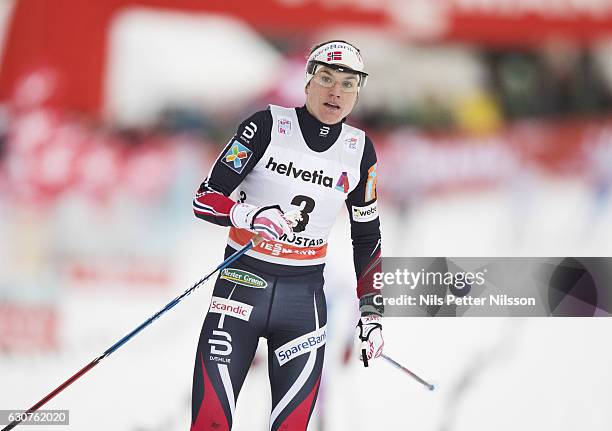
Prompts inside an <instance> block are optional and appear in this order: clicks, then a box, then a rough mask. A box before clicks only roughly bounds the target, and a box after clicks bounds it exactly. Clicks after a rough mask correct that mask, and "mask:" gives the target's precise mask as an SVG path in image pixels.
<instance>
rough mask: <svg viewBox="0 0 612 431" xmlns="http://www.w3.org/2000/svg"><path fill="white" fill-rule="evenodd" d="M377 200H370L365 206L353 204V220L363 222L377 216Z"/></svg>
mask: <svg viewBox="0 0 612 431" xmlns="http://www.w3.org/2000/svg"><path fill="white" fill-rule="evenodd" d="M377 203H378V202H372V203H371V204H370V205H367V206H365V207H356V206H353V211H352V213H353V220H354V221H356V222H360V223H364V222H367V221H372V220H374V219H375V218H376V217H378V206H377Z"/></svg>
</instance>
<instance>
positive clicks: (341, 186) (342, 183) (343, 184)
mask: <svg viewBox="0 0 612 431" xmlns="http://www.w3.org/2000/svg"><path fill="white" fill-rule="evenodd" d="M336 190H338V191H341V192H342V193H348V191H349V180H348V174H347V173H346V172H342V175H340V178H338V182H337V183H336Z"/></svg>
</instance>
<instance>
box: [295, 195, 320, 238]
mask: <svg viewBox="0 0 612 431" xmlns="http://www.w3.org/2000/svg"><path fill="white" fill-rule="evenodd" d="M302 204H304V207H303V208H302ZM291 205H295V206H296V207H299V208H300V211H301V212H302V220H301V221H300V222H298V224H297V226H295V227H294V228H293V232H303V231H304V229H306V225H307V224H308V221H309V220H310V218H309V217H308V214H309V213H311V212H312V210H314V207H315V201H314V199H313V198H310V197H308V196H304V195H297V196H296V197H294V198H293V199H292V200H291Z"/></svg>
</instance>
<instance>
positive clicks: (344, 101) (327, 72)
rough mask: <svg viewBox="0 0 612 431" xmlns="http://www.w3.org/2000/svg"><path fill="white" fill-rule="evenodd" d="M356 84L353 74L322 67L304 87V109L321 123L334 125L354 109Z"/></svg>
mask: <svg viewBox="0 0 612 431" xmlns="http://www.w3.org/2000/svg"><path fill="white" fill-rule="evenodd" d="M358 84H359V77H358V76H357V75H356V74H354V73H346V72H338V71H336V70H333V69H329V68H327V67H323V68H321V70H318V71H317V73H315V75H314V77H313V78H312V79H311V80H310V82H309V83H308V85H307V86H306V108H308V111H309V112H310V113H311V114H312V115H314V116H315V118H317V119H318V120H319V121H321V122H322V123H325V124H336V123H338V122H339V121H341V120H342V119H343V118H344V117H346V116H347V115H348V114H350V113H351V111H352V110H353V108H354V107H355V102H356V101H357V89H358Z"/></svg>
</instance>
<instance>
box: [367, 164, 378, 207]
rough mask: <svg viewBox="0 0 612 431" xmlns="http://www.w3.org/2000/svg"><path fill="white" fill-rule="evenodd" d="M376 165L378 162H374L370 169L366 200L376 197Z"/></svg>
mask: <svg viewBox="0 0 612 431" xmlns="http://www.w3.org/2000/svg"><path fill="white" fill-rule="evenodd" d="M376 165H377V163H374V164H373V165H372V166H370V169H368V180H367V182H366V189H365V201H366V202H370V201H372V200H374V199H376Z"/></svg>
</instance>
